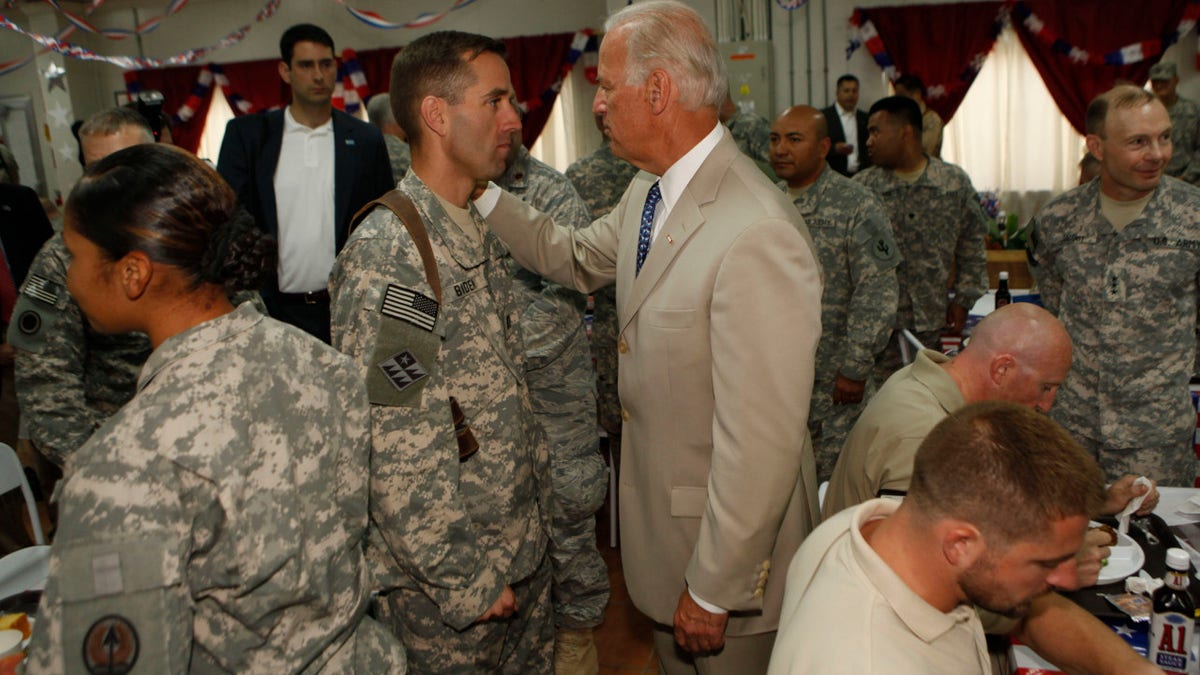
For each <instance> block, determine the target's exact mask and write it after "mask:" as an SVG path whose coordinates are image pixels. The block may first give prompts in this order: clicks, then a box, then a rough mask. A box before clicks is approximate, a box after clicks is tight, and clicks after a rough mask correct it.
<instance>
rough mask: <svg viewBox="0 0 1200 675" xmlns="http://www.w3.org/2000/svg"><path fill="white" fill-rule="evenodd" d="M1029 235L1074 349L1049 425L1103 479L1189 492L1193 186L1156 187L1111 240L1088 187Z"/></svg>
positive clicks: (1198, 196)
mask: <svg viewBox="0 0 1200 675" xmlns="http://www.w3.org/2000/svg"><path fill="white" fill-rule="evenodd" d="M1030 228H1031V229H1030V232H1031V238H1030V254H1031V255H1030V257H1031V262H1032V263H1033V265H1032V266H1031V271H1032V272H1033V275H1034V277H1035V278H1036V279H1037V283H1038V288H1039V289H1040V290H1041V294H1042V301H1043V302H1044V303H1045V305H1046V309H1048V310H1050V311H1051V312H1053V313H1054V314H1055V315H1057V316H1058V318H1059V319H1061V320H1062V322H1063V323H1064V324H1065V325H1066V327H1067V331H1068V332H1069V333H1070V334H1071V341H1072V342H1073V343H1074V346H1075V359H1074V361H1073V362H1072V364H1071V372H1070V374H1069V375H1068V376H1067V380H1066V382H1064V383H1063V385H1062V386H1061V387H1060V388H1059V390H1058V397H1057V401H1056V403H1055V405H1054V407H1053V408H1051V410H1050V415H1051V417H1053V418H1054V419H1055V420H1057V421H1058V422H1059V423H1060V424H1062V425H1063V427H1064V428H1066V429H1067V430H1068V431H1070V432H1071V433H1072V434H1073V435H1074V436H1075V438H1076V439H1077V440H1079V441H1080V443H1082V444H1083V445H1084V447H1085V448H1089V449H1091V450H1093V452H1095V453H1096V457H1097V460H1098V461H1099V462H1100V466H1101V467H1102V468H1103V469H1104V471H1105V473H1106V474H1107V475H1108V478H1109V479H1110V480H1115V479H1116V478H1118V477H1120V476H1121V475H1123V474H1126V473H1136V474H1139V475H1141V474H1144V475H1146V476H1149V477H1150V478H1154V479H1156V480H1158V482H1159V484H1160V485H1174V486H1187V487H1191V486H1192V483H1193V481H1194V480H1195V478H1196V469H1197V463H1196V457H1195V454H1194V453H1193V451H1192V443H1191V437H1192V432H1193V431H1194V429H1195V428H1196V414H1195V411H1194V410H1193V409H1192V406H1191V399H1190V396H1189V394H1188V378H1189V376H1190V374H1191V370H1192V361H1193V355H1194V353H1195V349H1196V338H1195V326H1196V311H1197V297H1198V292H1197V275H1198V274H1200V188H1196V187H1194V186H1192V185H1189V184H1187V183H1184V182H1182V181H1179V180H1176V179H1174V178H1170V177H1164V178H1163V179H1162V181H1161V182H1160V183H1159V185H1158V187H1157V188H1156V189H1155V191H1154V192H1153V194H1152V196H1151V197H1150V201H1149V202H1148V203H1147V204H1146V207H1145V209H1144V210H1143V211H1142V214H1141V216H1139V217H1138V218H1137V219H1136V220H1134V221H1133V222H1131V223H1129V224H1128V225H1127V226H1125V228H1124V229H1122V230H1121V231H1119V232H1118V231H1117V230H1116V229H1115V228H1114V227H1113V226H1112V224H1111V223H1109V222H1108V219H1106V218H1105V217H1104V216H1103V215H1102V214H1101V212H1100V181H1092V182H1091V183H1088V184H1087V185H1083V186H1081V187H1078V188H1075V189H1073V190H1071V191H1070V192H1067V193H1066V194H1064V195H1062V196H1060V197H1058V198H1056V199H1054V200H1052V201H1051V202H1050V203H1049V204H1047V205H1046V206H1045V207H1044V208H1043V209H1042V211H1041V212H1040V213H1038V215H1037V217H1036V218H1034V220H1033V221H1032V222H1031V223H1030Z"/></svg>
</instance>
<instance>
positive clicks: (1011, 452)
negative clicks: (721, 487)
mask: <svg viewBox="0 0 1200 675" xmlns="http://www.w3.org/2000/svg"><path fill="white" fill-rule="evenodd" d="M1103 502H1104V491H1103V478H1102V475H1101V473H1100V469H1099V467H1097V466H1096V462H1095V460H1093V459H1092V458H1091V457H1090V456H1088V455H1087V453H1085V452H1084V451H1083V449H1082V448H1080V447H1079V444H1078V443H1076V442H1075V441H1074V440H1073V439H1072V438H1071V437H1070V435H1069V434H1067V432H1065V431H1064V430H1063V429H1062V428H1061V427H1059V426H1058V425H1057V424H1055V423H1054V422H1053V421H1051V420H1050V419H1049V418H1048V417H1046V416H1045V415H1040V414H1037V413H1036V412H1034V411H1032V410H1030V409H1029V408H1027V407H1023V406H1019V405H1016V404H1014V403H1008V402H1002V401H991V402H985V403H978V404H974V405H970V406H967V407H965V408H962V409H961V410H959V411H957V412H955V413H953V414H951V415H950V416H949V417H947V418H946V419H944V420H942V421H941V422H940V423H939V424H938V425H937V426H936V427H934V429H933V431H931V432H930V433H929V435H928V437H927V438H926V439H925V441H924V442H923V443H922V444H921V446H920V449H919V450H918V451H917V456H916V460H915V465H914V469H913V479H912V485H911V487H910V489H909V492H908V497H907V498H906V499H905V500H904V501H903V502H902V503H897V502H895V501H893V500H888V499H875V500H871V501H869V502H866V503H864V504H860V505H859V506H858V507H856V508H854V509H849V510H846V511H843V512H842V513H839V514H838V515H837V516H835V517H833V518H832V519H830V520H827V521H826V522H825V523H823V524H822V525H821V526H820V527H818V528H817V529H816V530H815V531H813V532H812V533H811V534H810V535H809V536H808V537H807V538H806V539H805V540H804V543H803V544H802V545H801V547H800V550H799V551H798V552H797V553H796V556H795V558H793V559H792V563H791V565H790V566H789V569H788V576H787V586H786V588H787V590H786V592H785V594H784V600H783V612H782V616H781V618H780V624H779V636H778V638H777V640H776V642H775V649H774V651H773V653H772V655H771V667H770V671H769V673H770V675H779V674H781V673H812V672H820V673H825V674H827V673H854V674H855V675H859V674H862V673H922V674H924V673H955V674H962V673H990V672H991V665H990V662H989V657H988V653H987V646H986V644H985V641H984V625H983V623H982V622H981V620H980V614H978V613H977V609H982V610H988V612H985V613H984V614H983V615H984V616H985V617H987V619H986V620H987V621H988V623H989V624H991V625H989V626H987V628H988V630H989V632H1002V633H1011V634H1012V635H1014V636H1015V637H1017V638H1019V639H1020V640H1021V641H1023V642H1025V643H1027V644H1029V646H1031V647H1033V648H1034V650H1035V651H1037V652H1039V653H1040V654H1041V655H1042V656H1043V657H1045V658H1047V659H1048V660H1050V661H1051V662H1053V663H1055V664H1056V665H1058V666H1060V667H1063V668H1065V669H1067V670H1069V671H1070V672H1088V673H1122V674H1126V675H1128V674H1131V673H1141V672H1146V673H1153V672H1159V671H1158V670H1157V669H1156V668H1154V667H1153V666H1152V665H1151V664H1150V663H1149V662H1147V661H1145V660H1144V659H1142V657H1140V656H1138V655H1137V653H1135V652H1134V651H1133V650H1132V649H1130V648H1129V646H1128V645H1126V644H1125V642H1124V641H1123V640H1122V639H1121V638H1120V637H1118V636H1117V635H1116V634H1114V633H1113V632H1112V631H1111V630H1109V628H1108V627H1107V626H1105V625H1104V624H1102V623H1101V622H1100V621H1099V620H1098V619H1096V618H1095V617H1093V616H1091V615H1090V614H1088V613H1087V612H1086V611H1084V610H1083V609H1082V608H1081V607H1079V606H1077V605H1075V604H1073V603H1071V602H1070V601H1069V600H1067V599H1065V598H1063V597H1062V596H1060V595H1058V594H1056V593H1053V592H1051V589H1052V588H1053V587H1054V586H1056V585H1058V584H1059V583H1060V582H1062V581H1064V580H1067V579H1069V578H1070V577H1071V576H1073V574H1074V573H1073V571H1072V569H1071V568H1072V567H1073V564H1074V558H1075V552H1076V550H1078V549H1079V546H1080V544H1081V542H1082V541H1083V536H1084V532H1085V530H1086V529H1087V526H1088V520H1089V518H1090V517H1091V516H1092V515H1094V514H1095V513H1096V512H1097V511H1098V509H1099V508H1100V506H1101V505H1102V504H1103Z"/></svg>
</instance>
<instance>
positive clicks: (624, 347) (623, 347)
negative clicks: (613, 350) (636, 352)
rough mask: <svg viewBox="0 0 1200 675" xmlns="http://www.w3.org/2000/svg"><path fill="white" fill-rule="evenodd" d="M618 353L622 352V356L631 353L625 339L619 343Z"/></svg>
mask: <svg viewBox="0 0 1200 675" xmlns="http://www.w3.org/2000/svg"><path fill="white" fill-rule="evenodd" d="M617 351H619V352H621V353H622V354H628V353H629V345H628V344H626V343H625V340H624V339H622V340H620V341H619V342H617Z"/></svg>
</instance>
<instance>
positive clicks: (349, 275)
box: [330, 32, 554, 673]
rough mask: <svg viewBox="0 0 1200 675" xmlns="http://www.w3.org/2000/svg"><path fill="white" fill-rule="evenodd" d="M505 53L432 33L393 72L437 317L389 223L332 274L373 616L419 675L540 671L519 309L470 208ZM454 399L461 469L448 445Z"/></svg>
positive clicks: (502, 98)
mask: <svg viewBox="0 0 1200 675" xmlns="http://www.w3.org/2000/svg"><path fill="white" fill-rule="evenodd" d="M503 53H504V45H503V43H502V42H499V41H497V40H492V39H491V38H486V37H483V36H480V35H469V34H466V33H458V32H438V33H432V34H430V35H426V36H424V37H422V38H420V39H418V40H416V41H414V42H412V43H411V44H409V45H408V46H407V47H405V48H404V50H403V51H401V52H400V56H399V57H398V58H397V59H396V61H395V62H394V63H393V66H392V90H391V92H392V103H393V112H394V113H395V115H396V119H397V120H399V122H400V124H401V126H402V127H404V130H405V132H406V135H407V136H408V138H409V140H410V142H411V144H412V149H413V166H412V169H411V170H410V171H409V172H408V174H407V175H406V176H405V177H404V180H402V181H401V182H400V184H399V188H398V189H399V190H400V191H401V192H402V193H404V194H405V195H407V196H408V197H409V198H410V199H411V200H412V202H413V205H414V206H415V209H416V211H417V212H418V214H419V216H420V219H421V221H422V222H423V223H424V227H425V229H426V230H427V231H428V237H429V240H430V242H431V245H432V252H433V256H434V257H435V258H436V261H437V273H438V279H439V281H440V286H441V297H440V302H439V298H438V295H439V293H438V292H437V291H435V290H434V289H433V288H432V281H431V280H430V279H429V278H427V277H426V273H425V271H424V266H423V263H422V259H421V256H420V253H419V251H418V249H417V247H416V246H415V245H414V242H413V239H412V237H411V236H410V234H409V233H408V231H407V230H406V229H405V226H404V223H402V222H401V221H400V219H399V218H398V217H396V216H395V215H394V214H393V213H392V212H391V211H389V210H387V209H382V208H377V209H375V210H374V211H372V212H371V213H370V214H369V215H368V216H367V217H366V218H365V219H364V220H363V221H362V223H361V224H360V225H359V226H358V228H357V229H356V230H355V231H354V232H353V234H352V235H351V236H350V238H349V240H348V241H347V243H346V246H345V248H344V249H343V250H342V252H341V253H340V254H339V255H338V258H337V261H336V263H335V264H334V268H333V273H332V275H331V276H330V290H331V291H332V295H333V304H332V307H333V340H334V345H335V346H336V347H338V348H339V349H341V350H342V351H344V352H346V353H348V354H350V355H351V356H353V357H354V358H355V360H356V361H357V362H358V364H359V366H360V368H361V369H362V371H361V372H362V374H363V376H365V377H366V381H367V394H368V397H369V398H370V402H371V427H372V429H371V431H372V467H371V471H372V476H371V486H372V489H371V495H372V500H371V513H372V518H371V520H372V523H373V524H374V528H373V530H372V533H371V537H370V539H369V541H368V544H367V549H368V557H369V559H370V560H371V565H372V567H373V571H374V574H375V578H376V584H377V586H378V587H380V588H381V589H382V591H383V592H382V594H381V596H380V598H379V600H380V605H379V608H378V610H379V612H380V614H381V616H382V618H384V619H385V620H386V621H388V622H389V623H390V625H391V627H392V630H393V631H395V632H396V634H397V635H399V636H400V638H401V639H402V640H403V641H404V643H405V646H406V647H407V648H408V652H409V658H410V662H411V663H412V664H413V668H414V670H416V671H417V672H422V673H426V672H444V673H475V672H505V673H548V672H550V671H551V670H552V668H553V647H554V642H553V641H554V620H553V614H552V610H551V606H550V577H551V572H550V564H549V562H548V559H547V555H546V554H547V549H548V533H549V517H550V499H551V492H550V490H551V488H550V475H549V456H548V449H547V447H546V441H545V437H544V435H543V434H542V433H541V430H540V428H539V427H538V426H537V424H536V422H535V421H534V419H533V415H532V412H531V409H530V404H529V394H528V390H527V388H526V385H525V360H524V345H523V342H522V335H521V327H520V325H519V324H520V320H521V317H522V314H523V312H524V311H525V305H524V304H523V303H522V302H521V301H520V300H519V299H518V298H517V296H516V295H515V294H514V292H513V280H512V276H511V275H510V273H509V268H508V266H507V255H508V254H507V250H506V249H505V248H504V245H503V244H501V243H500V241H499V240H498V239H497V238H496V237H495V235H493V234H492V233H491V232H490V231H489V230H488V229H487V227H486V225H485V224H484V222H483V220H482V219H481V218H480V217H479V214H478V212H477V211H476V210H475V207H474V205H473V204H471V203H470V201H469V198H470V195H471V193H472V191H473V190H474V189H475V186H476V184H477V183H478V182H479V181H481V180H485V179H488V178H490V177H495V176H499V175H500V174H501V173H503V171H504V161H505V157H506V154H507V151H508V147H509V146H508V144H509V142H510V141H509V135H510V134H511V133H512V132H513V131H514V130H517V129H519V128H520V119H519V116H518V114H517V111H516V109H515V108H514V107H513V106H512V103H511V99H512V98H513V96H514V95H513V91H512V84H511V83H510V81H509V74H508V68H507V66H506V65H505V63H504V59H503ZM454 71H457V73H454ZM450 73H454V76H451V75H450ZM447 83H453V85H456V86H458V87H460V89H459V90H457V91H456V90H452V89H448V84H447ZM451 101H457V102H456V103H452V102H451ZM426 177H429V178H428V182H426V180H425V179H426ZM451 398H453V399H455V400H456V402H457V403H458V405H459V406H460V407H461V410H462V412H463V413H464V415H465V425H466V426H467V427H469V431H470V433H471V434H472V435H473V437H474V438H475V439H476V440H477V442H478V446H477V447H478V450H477V451H475V452H473V453H472V452H471V450H470V447H469V445H466V444H464V445H463V446H460V444H459V443H458V442H457V438H456V437H457V434H456V424H455V421H454V420H453V418H452V414H451Z"/></svg>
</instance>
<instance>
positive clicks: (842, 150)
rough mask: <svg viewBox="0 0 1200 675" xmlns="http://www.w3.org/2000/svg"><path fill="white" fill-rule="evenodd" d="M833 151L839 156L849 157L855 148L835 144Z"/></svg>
mask: <svg viewBox="0 0 1200 675" xmlns="http://www.w3.org/2000/svg"><path fill="white" fill-rule="evenodd" d="M833 151H834V152H836V153H837V154H839V155H849V154H850V153H852V152H854V146H853V145H850V144H849V143H835V144H834V146H833Z"/></svg>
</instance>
